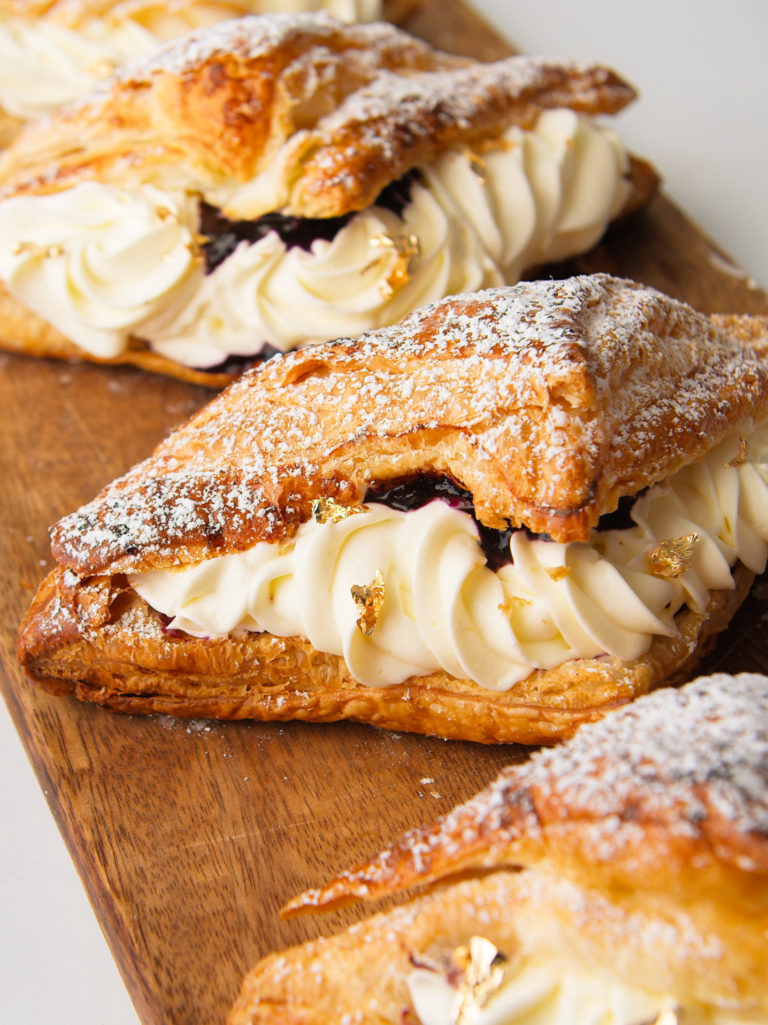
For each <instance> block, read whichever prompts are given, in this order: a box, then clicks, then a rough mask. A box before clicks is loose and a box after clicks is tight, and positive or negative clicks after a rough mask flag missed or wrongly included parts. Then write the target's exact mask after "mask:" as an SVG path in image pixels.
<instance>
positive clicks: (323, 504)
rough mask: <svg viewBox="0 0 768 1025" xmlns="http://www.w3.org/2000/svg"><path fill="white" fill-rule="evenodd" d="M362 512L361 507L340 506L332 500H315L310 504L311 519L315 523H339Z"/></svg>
mask: <svg viewBox="0 0 768 1025" xmlns="http://www.w3.org/2000/svg"><path fill="white" fill-rule="evenodd" d="M362 511H363V509H362V506H355V505H340V504H339V503H338V502H337V501H336V500H335V499H333V498H316V499H314V501H313V502H312V518H313V519H314V520H315V521H316V522H317V523H340V522H341V520H346V518H347V517H348V516H354V515H355V513H359V512H362Z"/></svg>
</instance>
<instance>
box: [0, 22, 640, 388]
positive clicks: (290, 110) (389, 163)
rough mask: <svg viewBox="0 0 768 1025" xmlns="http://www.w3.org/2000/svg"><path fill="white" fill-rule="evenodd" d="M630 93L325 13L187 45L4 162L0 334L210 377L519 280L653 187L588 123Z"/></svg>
mask: <svg viewBox="0 0 768 1025" xmlns="http://www.w3.org/2000/svg"><path fill="white" fill-rule="evenodd" d="M633 96H634V92H633V90H632V88H631V87H630V86H628V85H627V84H626V83H625V82H624V81H623V80H622V79H621V78H619V77H618V76H617V75H616V74H615V73H613V72H612V71H609V70H608V69H606V68H604V67H601V66H597V65H585V64H580V63H577V62H573V61H562V60H551V59H544V58H529V57H510V58H507V59H505V60H500V61H497V62H494V63H481V62H478V61H472V60H469V59H467V58H459V57H455V56H451V55H448V54H445V53H440V52H438V51H436V50H434V49H432V48H431V47H430V46H428V45H427V44H426V43H424V42H422V41H420V40H417V39H415V38H414V37H412V36H410V35H408V34H407V33H405V32H403V31H401V30H399V29H397V28H395V27H393V26H392V25H390V24H387V23H381V22H375V23H373V24H366V25H348V24H343V23H341V22H339V21H337V20H335V19H333V18H331V17H330V16H327V15H322V14H319V13H318V14H308V15H297V14H293V15H272V16H266V15H265V16H263V17H251V18H240V19H235V20H232V21H229V22H224V23H221V24H218V25H214V26H212V27H208V28H205V29H202V30H200V31H199V32H197V33H192V34H191V35H187V36H184V37H183V38H181V39H180V40H175V41H172V42H171V43H169V44H168V45H166V46H165V47H163V48H161V49H160V50H158V51H156V52H154V53H153V54H152V55H151V56H149V57H148V58H146V60H144V61H143V62H138V63H134V64H131V65H129V66H128V67H125V68H123V69H121V70H119V71H118V72H117V73H116V74H115V75H114V76H112V77H111V78H109V79H107V80H106V81H105V82H104V83H103V84H102V85H101V86H100V87H99V88H97V89H96V90H95V91H94V92H92V93H89V94H88V95H87V96H86V97H84V98H82V99H81V100H78V101H75V102H74V103H72V104H69V105H68V106H66V107H64V108H62V109H60V110H59V111H57V112H56V113H54V114H51V115H50V116H48V117H46V118H45V119H43V120H42V121H39V122H36V123H33V124H30V125H28V126H27V127H26V129H25V130H24V131H23V132H22V133H21V134H20V135H19V136H18V138H17V139H16V140H15V142H14V143H13V144H12V145H11V146H9V147H8V148H7V149H6V150H5V151H4V152H3V153H2V154H0V287H2V292H0V323H2V325H3V327H2V331H0V344H2V345H3V346H5V347H7V348H9V349H12V350H16V351H20V352H24V353H27V354H30V355H38V356H62V357H80V358H85V359H91V358H92V359H95V360H97V361H99V360H101V361H106V362H115V363H122V362H128V363H135V364H138V365H139V366H142V367H145V368H146V369H150V370H157V371H161V372H167V373H170V374H174V375H176V376H179V377H182V378H185V379H188V380H191V381H197V382H201V383H208V384H212V385H221V384H223V383H226V382H227V381H228V380H230V379H231V378H232V377H233V376H234V375H235V374H236V373H237V372H238V371H239V370H240V369H242V366H243V362H244V361H248V360H250V359H252V358H255V357H257V356H264V355H268V354H269V353H271V352H274V351H276V350H277V351H284V350H287V349H291V348H295V347H297V346H302V345H305V344H308V343H309V342H313V341H318V340H326V339H330V338H337V337H340V336H342V335H349V336H356V335H358V334H360V333H362V331H363V330H365V329H368V328H375V327H380V326H384V325H386V324H392V323H395V322H397V321H399V320H400V319H402V317H403V316H405V315H406V314H407V313H409V312H411V311H412V310H414V309H416V308H417V307H419V306H421V305H424V304H426V303H427V302H429V301H431V300H433V299H439V298H441V297H442V296H444V295H447V294H452V293H457V292H469V291H475V290H477V289H478V288H481V287H484V286H495V285H500V284H504V283H509V282H511V281H513V280H517V279H518V278H519V277H520V276H521V275H522V273H523V271H524V270H526V269H530V268H531V267H534V266H537V265H539V264H541V263H543V262H545V261H550V262H551V261H554V260H561V259H563V258H565V257H566V256H569V255H573V254H575V253H577V252H583V251H585V250H587V249H589V248H591V247H592V246H593V245H594V244H595V243H596V242H597V240H598V239H599V238H600V237H601V236H602V234H603V232H604V231H605V228H606V226H607V225H608V223H609V222H610V221H611V220H612V219H614V218H616V217H618V216H620V215H622V214H623V213H626V212H627V211H629V210H632V209H634V208H636V207H637V206H638V205H640V204H642V203H643V202H645V201H646V200H647V199H648V197H649V195H650V194H651V193H652V192H653V190H654V188H655V184H656V176H655V174H654V173H653V172H652V170H651V169H650V168H649V167H648V166H647V165H645V164H644V163H643V162H642V161H639V160H636V159H632V158H630V157H629V156H628V155H627V153H626V152H625V150H624V148H623V147H622V145H621V143H620V142H619V141H618V139H617V138H616V136H615V135H614V134H613V133H612V132H611V131H609V130H608V129H606V128H605V127H603V126H602V125H600V124H598V123H597V122H596V120H595V116H597V115H601V114H613V113H615V112H617V111H619V110H621V109H622V108H623V107H624V106H625V105H626V104H627V103H628V102H630V100H631V99H632V98H633Z"/></svg>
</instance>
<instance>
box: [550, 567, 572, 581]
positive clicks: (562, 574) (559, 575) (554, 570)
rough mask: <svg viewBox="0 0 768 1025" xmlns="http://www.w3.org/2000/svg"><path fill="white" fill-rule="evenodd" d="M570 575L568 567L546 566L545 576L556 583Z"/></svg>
mask: <svg viewBox="0 0 768 1025" xmlns="http://www.w3.org/2000/svg"><path fill="white" fill-rule="evenodd" d="M570 575H571V570H570V567H569V566H548V567H547V576H548V577H549V578H550V579H551V580H554V581H555V583H557V581H558V580H564V579H565V578H566V577H569V576H570Z"/></svg>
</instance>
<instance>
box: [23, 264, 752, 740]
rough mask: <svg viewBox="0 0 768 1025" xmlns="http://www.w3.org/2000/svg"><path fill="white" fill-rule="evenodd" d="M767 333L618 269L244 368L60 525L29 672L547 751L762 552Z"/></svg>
mask: <svg viewBox="0 0 768 1025" xmlns="http://www.w3.org/2000/svg"><path fill="white" fill-rule="evenodd" d="M767 418H768V322H767V321H766V319H765V318H759V317H748V316H725V315H722V316H712V317H707V316H704V315H702V314H699V313H696V312H695V311H694V310H692V309H691V308H690V307H688V306H686V305H684V304H682V303H680V302H676V301H675V300H673V299H670V298H668V297H666V296H664V295H662V294H660V293H659V292H656V291H654V290H652V289H649V288H645V287H642V286H640V285H638V284H635V283H633V282H629V281H625V280H621V279H616V278H611V277H609V276H607V275H595V276H581V277H576V278H572V279H568V280H564V281H539V282H526V283H520V284H518V285H515V286H511V287H507V288H501V289H491V290H487V291H485V292H481V293H479V294H476V295H471V296H465V297H461V296H455V297H452V298H448V299H444V300H442V301H441V302H439V303H437V304H434V305H433V306H430V307H427V308H425V309H424V310H421V311H418V312H416V313H415V314H412V315H411V316H410V317H408V318H407V319H406V320H405V321H403V322H402V324H400V325H398V326H396V327H394V328H385V329H381V330H379V331H374V332H370V333H368V334H366V335H364V336H362V338H360V339H358V340H341V341H339V342H336V343H326V344H324V345H319V346H315V347H313V348H309V349H304V350H301V351H299V352H294V353H289V354H287V355H285V356H282V357H279V358H276V359H274V360H270V361H267V362H265V363H262V364H260V365H259V366H258V367H256V368H254V369H252V370H249V371H247V372H246V373H245V374H244V375H243V376H242V377H241V378H240V379H238V381H236V382H235V383H234V384H233V385H231V386H230V387H229V388H228V389H227V390H226V391H225V392H223V393H222V394H221V395H220V396H219V397H218V398H216V399H215V400H214V401H213V402H211V403H210V404H209V405H208V406H206V407H205V408H204V409H203V410H202V411H201V412H200V413H198V414H197V415H196V416H195V417H193V418H192V419H191V420H190V421H189V423H187V424H186V425H184V426H183V427H181V428H180V429H178V430H177V431H175V432H174V433H173V434H172V435H170V436H169V438H167V439H166V440H165V441H164V442H163V443H162V444H161V445H160V446H159V447H158V448H157V449H156V451H155V453H154V454H153V455H152V456H150V458H149V459H147V460H146V461H144V462H143V463H140V464H139V465H138V466H136V467H134V468H133V469H132V470H131V471H130V472H129V473H128V474H126V476H124V477H122V478H120V479H119V480H117V481H115V482H114V483H113V484H111V485H110V486H108V487H107V488H106V489H105V490H104V491H103V492H102V493H101V494H100V495H99V496H98V497H97V498H96V499H95V500H94V501H93V502H92V503H90V504H89V505H86V506H84V507H83V508H82V509H80V510H79V511H78V512H75V513H74V514H72V515H70V516H67V517H65V518H64V519H63V520H61V521H60V522H59V523H58V524H56V526H55V527H54V528H53V531H52V549H53V553H54V556H55V558H56V560H57V563H58V566H57V568H56V569H54V570H53V572H52V573H51V574H50V575H49V576H48V578H47V579H46V580H45V581H44V582H43V584H42V585H41V587H40V590H39V592H38V594H37V596H36V598H35V599H34V602H33V604H32V608H31V609H30V611H29V613H28V615H27V617H26V619H25V621H24V623H23V625H22V629H21V635H20V640H19V656H20V659H21V661H22V663H23V665H24V666H25V668H26V669H27V671H28V672H29V673H30V674H31V675H32V676H34V677H35V678H36V679H38V680H39V681H40V682H41V683H42V684H43V686H44V687H46V688H47V689H49V690H52V691H54V692H56V693H61V694H75V695H77V696H78V697H80V698H82V699H84V700H88V701H95V702H98V703H100V704H103V705H107V706H109V707H111V708H114V709H120V710H124V711H127V712H164V713H171V714H178V715H186V716H195V717H197V716H212V717H221V718H238V717H239V718H245V717H252V718H255V719H261V720H287V719H294V718H296V719H304V720H315V721H331V720H337V719H343V718H350V719H356V720H359V721H363V722H369V723H374V724H377V725H379V726H384V727H389V728H394V729H397V730H407V731H413V732H422V733H431V734H437V735H439V736H443V737H448V738H459V739H467V740H477V741H483V742H496V741H519V742H523V743H540V742H552V741H555V740H557V739H559V738H562V737H565V736H567V735H569V734H571V733H572V732H573V731H574V730H575V728H576V727H577V726H578V725H579V724H580V723H582V722H584V721H585V720H591V719H596V718H598V717H599V716H601V715H603V714H604V713H605V712H606V711H607V710H609V709H610V708H613V707H615V706H616V705H618V704H622V703H624V702H628V701H630V700H632V699H633V698H635V697H636V696H638V695H639V694H642V693H643V692H645V691H647V690H649V689H651V688H652V687H655V686H656V685H657V684H659V683H661V682H662V681H665V680H668V681H669V680H678V681H679V680H681V679H684V678H687V677H686V674H688V676H690V671H691V669H692V667H693V666H694V665H695V663H696V662H697V660H698V658H699V656H700V655H701V653H702V650H703V649H704V648H705V647H706V646H707V645H709V644H710V642H711V640H712V638H713V636H714V635H715V634H716V633H717V632H718V631H719V630H722V629H723V628H724V627H725V626H726V624H727V623H728V621H729V620H730V618H731V617H732V615H733V613H734V612H735V610H736V608H737V607H738V606H739V604H740V602H741V601H742V599H743V598H744V596H745V594H746V591H747V589H748V587H749V584H750V582H751V580H752V578H753V575H754V574H755V573H761V572H762V571H763V569H764V568H765V564H766V553H767V552H768V518H767V517H766V512H765V511H766V508H768V490H767V489H768V422H767Z"/></svg>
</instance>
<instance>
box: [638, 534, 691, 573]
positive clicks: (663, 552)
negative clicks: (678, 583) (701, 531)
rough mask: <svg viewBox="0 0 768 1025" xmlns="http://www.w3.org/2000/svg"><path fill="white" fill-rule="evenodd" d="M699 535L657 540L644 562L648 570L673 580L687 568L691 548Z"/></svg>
mask: <svg viewBox="0 0 768 1025" xmlns="http://www.w3.org/2000/svg"><path fill="white" fill-rule="evenodd" d="M698 540H699V535H698V534H696V533H693V534H686V535H685V536H684V537H671V538H667V539H666V540H664V541H659V543H658V544H656V545H654V547H653V548H651V550H650V551H649V552H646V555H645V562H646V566H647V568H648V572H649V573H652V574H653V576H655V577H664V579H665V580H675V579H677V577H679V576H680V575H681V574H682V573H685V571H686V570H687V569H688V567H689V566H690V564H691V559H692V558H693V550H694V548H695V547H696V544H697V543H698Z"/></svg>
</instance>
